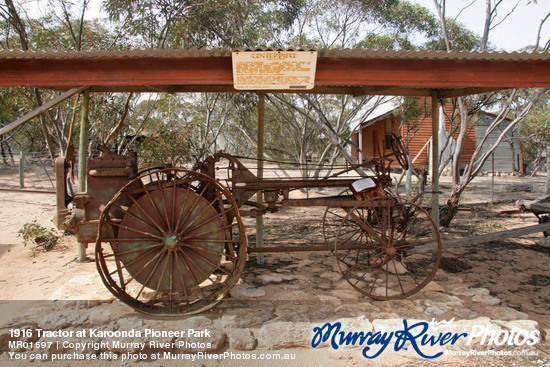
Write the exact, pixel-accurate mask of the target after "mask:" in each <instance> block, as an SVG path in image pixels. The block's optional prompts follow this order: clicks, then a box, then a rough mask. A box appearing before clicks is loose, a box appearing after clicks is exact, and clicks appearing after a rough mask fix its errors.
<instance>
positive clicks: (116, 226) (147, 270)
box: [96, 168, 357, 315]
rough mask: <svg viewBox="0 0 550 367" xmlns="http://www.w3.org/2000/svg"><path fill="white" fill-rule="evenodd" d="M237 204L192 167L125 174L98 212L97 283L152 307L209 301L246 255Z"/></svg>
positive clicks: (229, 282)
mask: <svg viewBox="0 0 550 367" xmlns="http://www.w3.org/2000/svg"><path fill="white" fill-rule="evenodd" d="M138 181H139V182H138ZM159 196H160V197H159ZM128 204H129V206H128V207H127V206H126V205H128ZM236 208H237V206H236V202H235V200H234V198H233V197H232V195H231V193H230V192H229V191H228V190H227V189H226V188H225V187H223V186H221V184H220V183H219V182H218V181H216V180H215V179H214V178H211V177H208V176H205V175H203V174H201V173H198V172H192V171H187V170H183V169H177V168H170V169H161V170H158V171H157V172H155V171H152V172H149V173H146V174H142V175H141V176H139V177H137V178H135V179H133V180H131V181H130V182H129V183H128V184H127V185H126V186H124V187H123V188H122V189H121V190H120V191H119V192H118V193H117V194H116V195H115V196H114V197H113V198H112V199H111V200H110V201H109V202H108V203H107V204H106V206H105V208H104V209H103V211H102V214H101V216H100V219H99V226H98V233H101V234H103V236H104V237H106V238H101V237H100V236H98V237H99V238H98V239H97V242H96V259H97V263H98V271H99V273H100V276H101V278H102V281H103V283H104V284H105V285H106V286H107V288H108V289H109V291H110V292H111V293H113V294H114V295H115V296H116V297H117V298H119V299H120V300H121V301H122V302H124V303H126V304H127V305H129V306H131V307H133V308H135V309H136V310H138V311H141V312H144V313H147V314H151V315H163V314H176V313H179V314H194V313H197V312H201V311H203V310H207V309H209V308H211V307H213V306H214V305H215V304H216V303H217V302H218V301H219V300H220V299H221V298H222V297H223V296H224V295H225V294H226V293H227V292H228V291H229V289H230V288H231V287H232V286H233V285H234V284H235V283H236V282H237V280H238V279H239V277H240V275H241V274H242V271H243V267H244V265H245V261H246V254H247V239H246V234H245V233H244V225H243V223H242V220H241V218H240V214H239V212H238V210H236ZM111 217H112V219H111ZM227 217H230V218H227ZM180 232H181V233H182V234H181V235H180ZM350 234H351V233H350ZM117 236H118V238H117ZM356 237H357V236H356ZM102 241H105V242H110V243H111V246H110V247H108V248H107V246H105V245H103V244H102ZM117 274H118V275H117Z"/></svg>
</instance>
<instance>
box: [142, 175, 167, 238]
mask: <svg viewBox="0 0 550 367" xmlns="http://www.w3.org/2000/svg"><path fill="white" fill-rule="evenodd" d="M149 178H150V176H149ZM138 181H139V183H140V184H141V187H143V190H144V191H145V195H146V196H147V198H148V199H149V202H150V203H151V206H152V207H153V209H154V210H155V213H156V214H157V216H158V218H159V219H160V220H161V221H162V215H161V214H160V212H159V210H158V208H157V205H156V204H155V201H154V200H153V198H152V197H151V193H150V192H149V190H147V187H146V186H145V184H144V183H143V181H142V180H141V179H139V180H138ZM161 194H162V193H161ZM164 226H165V228H168V223H164ZM163 233H166V231H163Z"/></svg>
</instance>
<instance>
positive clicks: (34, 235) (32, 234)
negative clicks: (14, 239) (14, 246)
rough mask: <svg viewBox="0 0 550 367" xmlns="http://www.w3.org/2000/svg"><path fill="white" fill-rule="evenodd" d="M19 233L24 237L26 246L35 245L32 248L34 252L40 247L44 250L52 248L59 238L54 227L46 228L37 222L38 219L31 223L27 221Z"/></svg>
mask: <svg viewBox="0 0 550 367" xmlns="http://www.w3.org/2000/svg"><path fill="white" fill-rule="evenodd" d="M18 233H19V236H20V237H23V241H24V244H25V246H27V245H31V244H32V245H33V247H32V248H31V250H32V252H33V253H34V252H35V251H37V250H38V249H40V250H42V251H48V250H50V249H51V248H52V247H53V246H54V245H55V244H56V242H57V239H58V237H57V235H56V234H55V232H54V230H53V229H47V228H44V227H43V226H41V225H40V224H38V223H37V222H36V219H35V220H33V221H32V222H30V223H25V224H24V225H23V228H21V229H20V230H19V232H18Z"/></svg>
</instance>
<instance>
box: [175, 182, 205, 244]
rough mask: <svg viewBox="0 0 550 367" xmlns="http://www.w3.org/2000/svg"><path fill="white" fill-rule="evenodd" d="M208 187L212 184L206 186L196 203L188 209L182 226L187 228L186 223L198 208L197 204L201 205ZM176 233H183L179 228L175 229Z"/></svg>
mask: <svg viewBox="0 0 550 367" xmlns="http://www.w3.org/2000/svg"><path fill="white" fill-rule="evenodd" d="M208 186H210V182H208V183H207V184H206V185H204V187H203V188H202V190H201V193H200V194H199V195H198V196H197V198H196V199H195V201H194V202H193V205H191V207H190V208H188V209H187V214H186V215H185V218H184V219H183V221H182V224H181V225H182V226H185V222H187V220H188V219H189V217H190V216H191V214H192V213H193V210H195V207H196V206H197V204H198V203H199V200H200V199H201V198H202V197H203V195H204V193H205V192H206V189H207V188H208ZM174 232H176V233H178V234H180V235H181V233H182V232H183V230H182V229H180V228H179V227H176V228H175V229H174Z"/></svg>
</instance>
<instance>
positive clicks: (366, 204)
mask: <svg viewBox="0 0 550 367" xmlns="http://www.w3.org/2000/svg"><path fill="white" fill-rule="evenodd" d="M280 204H281V206H297V207H313V206H320V207H331V208H335V207H339V208H355V207H362V208H382V207H387V206H388V202H387V200H380V201H374V202H373V201H370V200H366V201H362V200H357V199H356V198H355V197H354V196H351V195H350V196H331V197H321V198H307V199H283V200H281V203H280Z"/></svg>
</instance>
